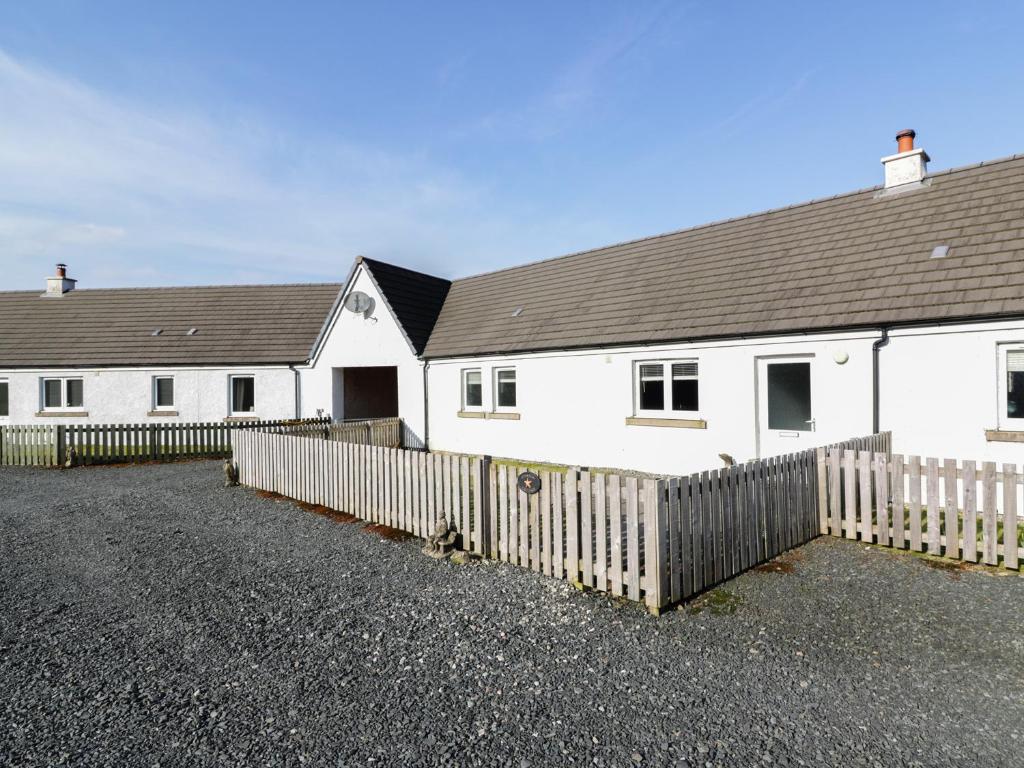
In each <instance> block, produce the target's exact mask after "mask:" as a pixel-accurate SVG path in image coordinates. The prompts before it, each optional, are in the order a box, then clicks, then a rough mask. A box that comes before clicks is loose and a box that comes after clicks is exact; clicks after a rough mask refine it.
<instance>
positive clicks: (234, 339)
mask: <svg viewBox="0 0 1024 768" xmlns="http://www.w3.org/2000/svg"><path fill="white" fill-rule="evenodd" d="M341 287H342V286H341V285H339V284H333V283H328V284H317V285H238V286H204V287H176V288H123V289H93V290H86V289H79V290H74V291H71V292H70V293H66V294H64V295H63V296H60V297H43V296H41V295H40V294H41V291H4V292H0V368H9V367H26V366H46V367H64V366H92V365H96V366H111V365H117V366H120V365H147V366H162V365H191V364H199V365H212V364H225V365H258V364H270V363H301V362H303V361H305V360H306V359H308V357H309V354H310V349H311V347H312V345H313V343H314V341H315V340H316V338H317V335H318V334H319V331H320V328H321V326H322V325H323V323H324V321H325V320H326V319H327V316H328V313H329V312H330V310H331V307H332V306H333V304H334V301H335V299H336V298H337V295H338V293H339V291H340V290H341ZM157 328H159V329H161V331H162V332H161V334H160V335H159V336H153V335H152V333H153V331H154V330H156V329H157ZM190 328H197V329H198V333H196V335H194V336H187V335H186V332H187V331H188V330H189V329H190Z"/></svg>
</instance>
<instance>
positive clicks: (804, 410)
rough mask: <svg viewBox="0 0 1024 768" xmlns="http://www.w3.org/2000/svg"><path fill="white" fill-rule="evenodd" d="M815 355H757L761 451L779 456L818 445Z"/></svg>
mask: <svg viewBox="0 0 1024 768" xmlns="http://www.w3.org/2000/svg"><path fill="white" fill-rule="evenodd" d="M813 363H814V356H813V355H801V356H794V357H759V358H757V421H758V426H757V443H758V445H757V453H758V456H760V457H761V458H764V457H766V456H778V455H780V454H784V453H792V452H794V451H800V450H803V449H805V448H810V447H812V446H813V445H814V444H815V434H814V433H815V427H816V426H817V425H816V424H815V420H814V397H813Z"/></svg>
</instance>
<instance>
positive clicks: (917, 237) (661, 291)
mask: <svg viewBox="0 0 1024 768" xmlns="http://www.w3.org/2000/svg"><path fill="white" fill-rule="evenodd" d="M913 140H914V135H913V132H912V131H904V132H901V134H900V135H899V137H898V142H899V146H898V151H897V152H896V153H895V154H893V155H890V156H887V157H884V158H882V165H883V168H884V183H883V184H882V185H880V186H878V187H872V188H869V189H863V190H859V191H856V192H851V193H847V194H841V195H836V196H834V197H830V198H826V199H822V200H815V201H811V202H808V203H803V204H799V205H793V206H789V207H786V208H782V209H778V210H771V211H767V212H764V213H758V214H754V215H750V216H744V217H740V218H736V219H730V220H727V221H721V222H717V223H713V224H707V225H703V226H698V227H693V228H690V229H686V230H682V231H679V232H673V233H669V234H665V235H659V236H656V237H651V238H645V239H642V240H637V241H633V242H628V243H622V244H618V245H613V246H609V247H606V248H599V249H596V250H592V251H587V252H584V253H576V254H571V255H568V256H563V257H559V258H555V259H549V260H545V261H539V262H534V263H530V264H526V265H524V266H520V267H514V268H511V269H504V270H500V271H497V272H492V273H488V274H483V275H477V276H474V277H469V278H464V279H460V280H454V281H452V282H451V283H450V284H448V285H445V284H444V283H443V281H437V282H429V278H427V277H425V276H417V277H415V278H411V279H410V282H409V284H408V285H409V289H410V291H411V292H412V291H415V290H416V286H417V285H420V284H422V285H424V286H429V288H427V290H425V292H424V294H423V296H422V300H417V298H416V297H415V296H410V295H409V294H407V295H406V296H405V300H407V301H409V302H410V303H411V304H413V305H417V306H419V307H420V308H422V310H423V316H422V317H421V324H422V325H426V324H429V316H430V314H431V313H433V312H434V310H435V308H437V307H439V311H438V312H437V315H436V321H435V322H434V323H433V325H432V329H431V330H430V332H429V338H428V340H427V342H426V344H425V346H424V347H423V349H422V351H421V352H419V351H417V354H416V357H415V359H416V360H417V361H418V362H417V363H415V364H416V365H420V366H422V370H423V372H424V377H425V378H424V381H425V386H424V389H423V394H424V397H423V399H422V400H420V399H419V398H418V396H417V395H415V394H410V395H409V397H407V398H405V399H404V400H403V401H402V402H401V403H400V407H399V412H400V414H401V415H402V416H403V417H404V418H405V419H407V420H409V421H410V422H411V423H415V424H416V425H417V430H419V429H421V428H422V431H423V436H424V438H425V440H426V442H427V443H428V444H429V446H430V447H431V448H432V449H435V450H445V451H458V452H469V453H487V454H492V455H495V456H505V457H519V458H528V459H533V460H546V461H551V462H555V463H571V464H584V465H590V466H599V467H628V468H640V469H647V470H650V471H655V472H673V473H678V472H690V471H694V470H699V469H702V468H708V467H714V466H718V465H720V463H721V461H722V459H723V457H725V458H726V459H728V458H733V459H735V460H736V461H742V460H746V459H749V458H753V457H763V456H771V455H775V454H781V453H787V452H791V451H796V450H799V449H802V448H806V447H809V446H813V445H820V444H825V443H828V442H831V441H835V440H841V439H844V438H848V437H850V436H851V435H859V434H866V433H870V432H872V431H877V430H878V429H886V430H892V432H893V435H894V448H895V450H898V451H901V452H905V453H910V454H914V453H917V454H921V455H930V456H935V455H943V456H961V457H970V458H975V459H990V460H997V461H998V460H1006V461H1015V462H1021V461H1022V460H1024V444H1022V441H1024V276H1022V273H1021V270H1020V269H1019V266H1020V264H1021V260H1022V257H1024V157H1019V156H1015V157H1011V158H1006V159H1002V160H997V161H993V162H985V163H981V164H978V165H974V166H970V167H966V168H959V169H954V170H949V171H944V172H940V173H934V174H929V173H927V162H928V159H929V158H928V156H927V154H926V153H925V152H924V151H923V150H921V149H919V148H915V147H914V145H913ZM364 264H365V262H364ZM379 268H380V267H378V266H374V267H373V269H379ZM357 271H358V270H357ZM365 271H366V270H365V267H364V268H363V272H365ZM370 271H372V269H371V270H370ZM360 286H365V282H364V283H361V284H360ZM346 290H347V291H362V292H369V293H371V294H372V293H373V291H372V285H371V286H370V288H365V287H359V286H356V285H355V284H352V283H351V281H350V285H349V288H347V289H346ZM441 294H444V295H443V301H441V302H440V304H439V303H438V297H439V296H441ZM374 299H375V300H376V294H374ZM345 301H346V299H345V297H344V296H343V298H342V302H341V303H342V305H344V302H345ZM346 317H347V324H345V325H337V326H335V332H337V331H338V330H340V329H342V328H344V331H343V333H342V336H343V337H344V342H343V343H344V344H346V345H348V347H347V350H348V351H345V352H344V353H341V352H339V356H338V357H336V358H334V359H333V360H332V362H331V368H332V369H337V368H343V367H344V366H345V365H346V361H345V359H346V358H345V356H346V355H351V356H352V357H351V358H350V359H353V360H361V359H363V356H364V355H365V354H366V351H365V350H363V351H358V352H357V351H356V348H358V347H360V345H361V341H360V339H365V340H366V341H367V343H368V344H369V346H371V347H374V348H375V349H381V348H380V347H379V346H377V342H376V341H374V339H376V338H377V337H379V336H382V335H384V334H386V333H387V331H386V329H384V328H382V327H381V325H382V324H383V325H387V324H388V323H392V324H395V323H396V321H395V320H394V313H393V312H392V313H373V312H372V313H370V314H369V315H366V314H365V313H359V312H355V311H350V312H348V314H347V315H346ZM378 320H380V322H379V323H377V321H378ZM373 323H377V324H376V325H372V324H373ZM391 335H392V336H393V337H394V338H396V339H399V338H400V336H401V335H400V334H399V333H397V331H396V332H393V333H392V334H391ZM329 336H330V333H328V338H327V339H324V340H322V341H321V343H322V344H324V345H331V344H333V343H334V342H332V341H331V340H330V338H329ZM395 347H396V348H397V349H398V350H400V351H401V353H402V354H401V356H399V357H396V358H395V359H396V360H402V361H403V362H402V363H401V364H402V365H406V366H409V367H410V368H412V367H413V366H414V363H413V358H412V356H411V351H416V350H415V347H409V346H408V345H407V347H405V348H402V347H401V345H400V344H397V343H396V344H395ZM386 357H387V355H385V356H384V358H374V360H375V361H376V362H380V361H381V360H383V359H385V358H386ZM321 375H322V374H321ZM319 390H320V394H313V393H312V392H311V393H310V394H309V395H308V396H307V397H306V398H305V399H304V401H305V402H306V404H307V405H308V406H309V407H313V406H314V405H316V406H317V407H324V406H323V405H322V403H324V402H326V390H325V389H324V387H323V386H320V388H319ZM418 392H419V390H417V393H418ZM307 415H310V414H309V412H307ZM421 425H422V426H421Z"/></svg>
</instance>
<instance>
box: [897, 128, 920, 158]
mask: <svg viewBox="0 0 1024 768" xmlns="http://www.w3.org/2000/svg"><path fill="white" fill-rule="evenodd" d="M915 136H917V133H915V132H914V129H913V128H904V129H903V130H902V131H900V132H899V133H897V134H896V151H897V152H900V153H903V152H910V151H912V150H913V149H914V137H915Z"/></svg>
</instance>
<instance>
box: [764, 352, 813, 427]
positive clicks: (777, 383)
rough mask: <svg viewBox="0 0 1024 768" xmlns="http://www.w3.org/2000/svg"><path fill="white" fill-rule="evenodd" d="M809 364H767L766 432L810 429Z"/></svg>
mask: <svg viewBox="0 0 1024 768" xmlns="http://www.w3.org/2000/svg"><path fill="white" fill-rule="evenodd" d="M810 424H811V364H810V363H770V364H769V365H768V429H781V430H788V431H797V432H800V431H806V430H809V429H811V427H810V426H809V425H810Z"/></svg>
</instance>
